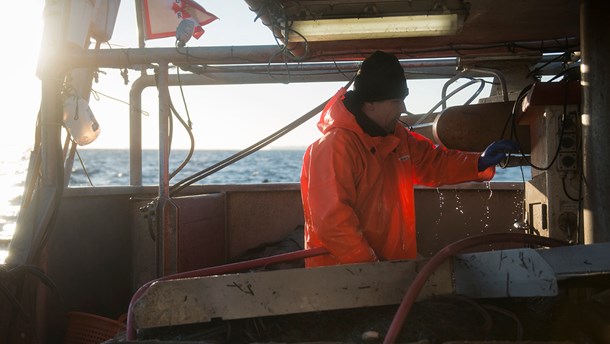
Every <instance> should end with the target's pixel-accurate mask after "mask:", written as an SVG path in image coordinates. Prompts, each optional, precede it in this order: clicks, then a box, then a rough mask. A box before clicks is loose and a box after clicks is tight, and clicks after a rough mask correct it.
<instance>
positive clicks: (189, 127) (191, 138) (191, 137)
mask: <svg viewBox="0 0 610 344" xmlns="http://www.w3.org/2000/svg"><path fill="white" fill-rule="evenodd" d="M176 68H177V70H178V72H177V73H178V84H179V86H180V91H181V93H182V101H183V102H184V107H185V111H186V113H187V117H188V123H187V122H185V121H184V119H183V118H182V116H180V114H179V113H178V110H176V108H175V107H174V103H173V102H172V99H171V97H170V99H169V107H170V110H171V112H172V114H173V115H174V116H175V117H176V118H177V119H178V121H179V122H180V124H182V126H183V127H184V129H185V130H186V133H187V134H188V135H189V141H190V147H189V151H188V153H187V155H186V157H185V158H184V159H183V161H182V163H180V165H179V166H178V167H177V168H176V169H175V170H174V171H173V172H172V173H170V174H169V180H171V179H172V178H174V177H175V176H176V175H177V174H178V173H179V172H180V171H182V169H183V168H184V167H185V166H186V165H187V164H188V163H189V161H190V160H191V158H192V157H193V153H194V152H195V136H194V135H193V131H192V122H191V116H190V114H189V111H188V105H187V102H186V98H185V97H184V92H183V91H182V82H181V81H180V71H179V70H180V67H178V66H176ZM157 77H158V74H157V73H156V72H155V84H156V83H157ZM168 121H169V130H168V132H169V134H168V135H169V137H168V142H169V151H170V153H171V144H172V137H173V131H174V124H173V123H174V122H173V117H172V116H170V117H169V119H168Z"/></svg>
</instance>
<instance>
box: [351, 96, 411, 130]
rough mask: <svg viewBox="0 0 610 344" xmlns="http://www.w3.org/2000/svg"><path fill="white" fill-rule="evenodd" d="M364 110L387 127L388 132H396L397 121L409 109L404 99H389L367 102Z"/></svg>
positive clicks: (379, 123)
mask: <svg viewBox="0 0 610 344" xmlns="http://www.w3.org/2000/svg"><path fill="white" fill-rule="evenodd" d="M362 110H363V111H364V113H365V114H366V115H367V116H368V117H369V118H370V119H372V120H373V121H374V122H375V123H377V124H378V125H379V126H380V127H382V128H383V129H385V130H386V131H387V132H388V133H393V132H394V127H395V126H396V121H397V120H398V119H399V118H400V115H401V114H403V113H405V112H406V111H407V109H406V107H405V102H404V100H402V99H388V100H380V101H376V102H365V103H364V104H363V107H362Z"/></svg>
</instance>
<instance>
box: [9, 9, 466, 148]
mask: <svg viewBox="0 0 610 344" xmlns="http://www.w3.org/2000/svg"><path fill="white" fill-rule="evenodd" d="M85 1H88V0H85ZM198 3H199V4H201V5H202V6H203V7H205V9H206V10H207V11H209V12H211V13H213V14H215V15H216V16H217V17H218V18H219V20H216V21H214V22H212V23H210V24H208V25H206V26H205V27H204V29H205V31H206V32H205V34H204V35H203V36H202V37H201V38H199V39H198V40H196V39H194V38H193V39H191V40H190V41H189V42H188V44H187V46H189V47H192V46H223V45H236V46H239V45H272V44H275V40H274V39H273V36H272V35H271V32H270V31H269V30H268V29H267V28H266V27H265V26H264V25H262V23H261V22H260V21H256V22H255V14H254V13H253V12H252V11H250V10H249V9H248V6H247V4H246V3H245V2H244V1H237V0H231V1H228V0H199V1H198ZM28 4H30V5H29V6H28V9H27V10H28V16H27V17H24V16H17V15H16V14H15V13H14V12H10V11H1V13H0V16H1V17H0V40H1V42H2V45H3V47H4V48H3V52H2V53H0V58H1V61H2V66H4V71H3V72H4V73H3V76H2V80H3V82H2V86H1V87H2V92H0V97H1V98H0V99H1V103H2V104H3V105H4V111H3V115H2V116H3V117H2V119H1V121H2V122H1V123H2V125H1V126H0V153H1V154H8V152H19V151H23V150H24V149H28V148H31V146H32V143H33V140H34V128H35V119H36V114H37V111H38V107H39V105H40V81H39V80H38V78H37V77H36V75H35V72H36V66H37V63H38V58H39V56H40V58H41V59H44V53H43V54H40V55H39V47H40V45H41V32H42V30H43V25H44V21H43V8H44V1H43V0H35V1H32V2H28ZM134 7H135V5H134V1H130V0H123V1H122V2H121V5H120V8H119V14H118V17H117V22H116V25H115V30H114V33H113V35H112V38H111V40H110V41H109V43H108V44H105V45H104V46H103V47H104V48H109V47H112V48H113V49H119V48H128V47H137V37H138V35H137V27H136V15H135V9H134ZM174 41H175V39H174V38H167V39H157V40H149V41H147V42H146V45H147V46H149V47H173V46H174ZM119 73H120V72H119V70H116V69H104V70H101V73H100V74H99V83H94V84H93V86H92V88H93V90H94V91H95V93H94V94H93V95H92V97H91V99H90V103H89V104H90V107H91V109H92V111H93V113H94V114H95V117H96V119H97V121H98V122H99V124H100V126H101V133H100V135H99V137H98V138H97V139H96V140H95V141H94V142H93V143H91V144H89V145H86V146H83V147H81V149H82V148H128V145H129V137H128V133H129V122H128V116H129V108H128V105H127V104H126V102H127V101H128V99H129V90H130V87H131V82H133V81H134V80H135V79H136V78H137V77H138V73H137V72H136V71H133V70H130V71H129V80H130V82H129V84H128V85H125V84H124V82H123V79H122V77H121V76H120V75H119ZM343 84H344V82H339V83H320V84H315V85H311V84H309V85H304V84H273V85H272V84H269V85H266V84H265V85H250V86H247V85H236V86H204V87H193V86H185V87H184V88H183V91H184V97H185V99H186V104H187V108H188V112H189V114H190V117H191V120H192V122H193V133H194V136H195V147H196V148H197V149H242V148H245V147H247V146H249V145H251V144H253V143H255V142H257V141H259V140H260V139H262V138H265V137H266V136H268V135H269V134H271V133H273V132H275V131H276V130H278V129H280V128H282V127H283V126H285V125H287V124H289V123H290V122H292V121H293V120H294V119H296V118H298V117H300V116H301V115H303V114H305V113H306V112H308V111H309V110H310V109H312V108H314V107H315V106H317V105H319V104H320V103H321V102H323V101H324V100H326V99H328V98H329V97H330V96H331V95H332V94H334V93H335V92H336V91H337V90H338V89H339V87H341V86H342V85H343ZM429 86H432V85H429ZM436 86H438V82H437V84H436ZM427 89H429V87H428V85H426V82H424V81H419V84H418V86H417V87H413V84H410V91H411V95H410V96H409V97H408V98H407V100H406V102H407V109H408V110H409V111H411V112H415V113H425V112H426V111H427V109H428V108H429V107H430V106H431V105H433V104H434V103H435V102H436V101H438V100H439V99H440V93H439V94H436V95H434V96H431V95H429V94H428V93H425V92H426V90H427ZM466 96H469V95H466ZM171 97H172V102H173V104H174V105H175V107H176V108H177V109H178V112H179V113H180V114H181V116H182V117H184V118H186V115H187V114H186V109H187V108H185V106H184V103H183V101H182V96H181V93H180V90H179V89H178V88H172V90H171ZM411 99H417V102H414V101H413V102H412V101H411ZM143 110H144V111H146V113H147V115H144V116H143V118H142V125H143V133H144V134H143V147H144V148H150V149H155V148H157V147H158V131H157V125H158V119H157V113H158V105H157V93H156V90H154V89H153V88H148V89H146V90H145V91H144V93H143ZM317 117H318V116H315V117H314V118H313V119H311V120H310V121H308V122H307V123H305V124H303V125H301V126H300V127H299V128H297V129H296V130H295V131H293V132H291V133H289V134H287V135H286V136H285V137H283V138H281V139H279V140H278V141H276V142H275V143H274V144H272V146H271V147H272V148H284V147H304V146H307V145H308V144H309V143H311V142H312V141H314V140H315V139H316V138H318V137H319V132H318V130H317V128H316V125H315V123H316V122H317ZM189 145H190V143H189V139H188V135H187V134H186V132H185V131H184V130H182V128H181V127H179V124H178V122H175V129H174V136H173V142H172V148H176V149H183V148H184V149H185V148H188V147H189Z"/></svg>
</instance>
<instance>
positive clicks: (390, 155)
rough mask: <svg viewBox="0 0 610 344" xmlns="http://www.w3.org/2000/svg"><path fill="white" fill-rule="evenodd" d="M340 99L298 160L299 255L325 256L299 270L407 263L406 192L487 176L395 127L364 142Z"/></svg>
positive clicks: (411, 232)
mask: <svg viewBox="0 0 610 344" xmlns="http://www.w3.org/2000/svg"><path fill="white" fill-rule="evenodd" d="M345 93H346V90H345V89H344V88H342V89H341V90H339V92H337V94H336V95H335V96H334V97H333V98H332V99H331V100H330V101H329V102H328V104H327V105H326V107H325V108H324V110H323V111H322V115H321V117H320V121H319V122H318V128H319V129H320V131H321V132H322V133H323V137H322V138H320V139H319V140H318V141H316V142H314V143H313V144H312V145H311V146H309V147H308V149H307V151H306V152H305V156H304V161H303V169H302V172H301V193H302V200H303V209H304V212H305V247H306V248H315V247H321V246H322V247H325V248H326V249H327V250H329V252H330V254H327V255H323V256H318V257H313V258H308V259H306V266H308V267H312V266H325V265H336V264H349V263H358V262H372V261H377V260H394V259H410V258H415V257H416V255H417V246H416V240H415V205H414V203H413V201H414V193H413V185H414V184H420V185H426V186H439V185H443V184H455V183H461V182H466V181H474V180H478V181H483V180H490V179H491V178H493V176H494V173H495V168H494V167H490V168H488V169H486V170H484V171H482V172H478V169H477V162H478V159H479V153H466V152H461V151H456V150H448V149H445V148H443V147H440V146H439V147H437V146H435V144H434V143H433V142H431V141H430V140H428V139H427V138H425V137H423V136H421V135H419V134H417V133H413V132H411V131H409V130H407V129H405V128H404V127H403V126H402V125H400V124H397V125H396V129H395V131H394V134H393V135H387V136H384V137H371V136H369V135H368V134H366V133H365V132H364V131H363V130H362V129H361V128H360V126H359V125H358V123H357V122H356V119H355V117H354V115H353V114H352V113H351V112H349V110H348V109H347V108H346V107H345V106H344V104H343V99H344V97H345Z"/></svg>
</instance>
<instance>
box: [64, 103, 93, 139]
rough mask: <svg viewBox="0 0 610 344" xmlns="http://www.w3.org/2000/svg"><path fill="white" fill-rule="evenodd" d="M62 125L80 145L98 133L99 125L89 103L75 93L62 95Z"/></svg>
mask: <svg viewBox="0 0 610 344" xmlns="http://www.w3.org/2000/svg"><path fill="white" fill-rule="evenodd" d="M64 126H65V127H66V129H67V130H68V133H69V134H70V136H72V140H74V142H76V143H77V144H78V145H80V146H84V145H88V144H90V143H91V142H93V141H95V139H96V138H97V137H98V136H99V134H100V125H99V123H98V122H97V120H96V119H95V116H94V115H93V112H92V111H91V108H90V107H89V104H88V103H87V102H86V101H85V100H84V99H83V98H80V97H78V96H76V95H66V96H65V97H64Z"/></svg>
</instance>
